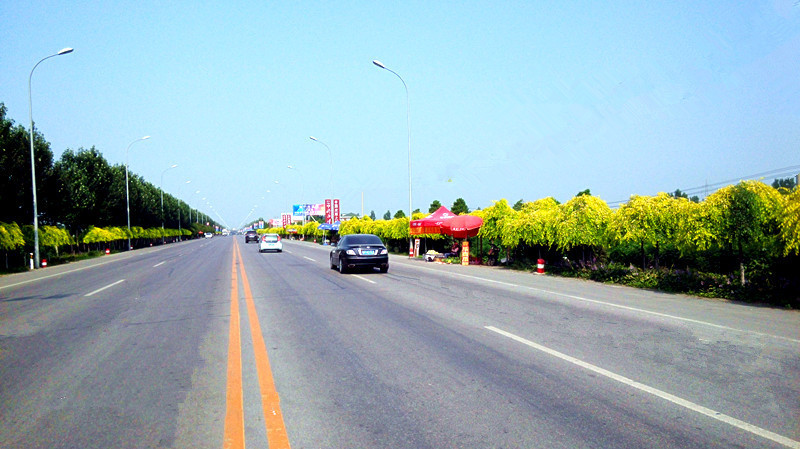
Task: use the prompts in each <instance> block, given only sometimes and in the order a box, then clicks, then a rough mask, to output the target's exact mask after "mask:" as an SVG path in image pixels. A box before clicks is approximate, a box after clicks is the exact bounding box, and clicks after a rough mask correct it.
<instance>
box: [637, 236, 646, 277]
mask: <svg viewBox="0 0 800 449" xmlns="http://www.w3.org/2000/svg"><path fill="white" fill-rule="evenodd" d="M639 243H640V244H641V246H642V270H646V269H647V260H646V259H645V257H644V240H642V241H641V242H639Z"/></svg>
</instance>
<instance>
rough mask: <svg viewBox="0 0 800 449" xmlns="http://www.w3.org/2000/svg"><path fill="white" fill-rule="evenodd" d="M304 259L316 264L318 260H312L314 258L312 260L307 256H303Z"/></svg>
mask: <svg viewBox="0 0 800 449" xmlns="http://www.w3.org/2000/svg"><path fill="white" fill-rule="evenodd" d="M303 259H306V260H310V261H312V262H316V260H314V259H312V258H310V257H306V256H303Z"/></svg>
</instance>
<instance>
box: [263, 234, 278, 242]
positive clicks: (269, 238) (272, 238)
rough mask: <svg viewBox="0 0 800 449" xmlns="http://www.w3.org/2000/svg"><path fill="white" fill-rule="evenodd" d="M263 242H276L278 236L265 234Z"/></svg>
mask: <svg viewBox="0 0 800 449" xmlns="http://www.w3.org/2000/svg"><path fill="white" fill-rule="evenodd" d="M264 241H265V242H277V241H278V236H277V235H267V236H265V237H264Z"/></svg>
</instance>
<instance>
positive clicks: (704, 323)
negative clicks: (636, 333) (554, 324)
mask: <svg viewBox="0 0 800 449" xmlns="http://www.w3.org/2000/svg"><path fill="white" fill-rule="evenodd" d="M407 266H412V265H407ZM414 268H417V269H420V270H428V271H436V272H441V271H440V270H433V269H431V268H426V267H414ZM447 273H448V274H451V275H453V276H457V277H463V278H467V279H472V280H476V281H482V282H488V283H490V284H500V285H505V286H507V287H512V288H522V289H526V290H532V291H535V292H540V293H547V294H549V295H555V296H562V297H564V298H570V299H574V300H576V301H583V302H588V303H592V304H599V305H603V306H607V307H614V308H617V309H623V310H630V311H632V312H637V313H645V314H648V315H654V316H659V317H662V318H667V319H671V320H677V321H683V322H686V323H693V324H699V325H701V326H708V327H713V328H716V329H723V330H729V331H734V332H743V333H747V334H752V335H758V336H760V337H769V338H775V339H778V340H784V341H790V342H792V343H800V340H798V339H796V338H790V337H782V336H780V335H773V334H766V333H764V332H758V331H750V330H745V329H739V328H735V327H729V326H723V325H721V324H715V323H709V322H708V321H702V320H695V319H692V318H685V317H682V316H677V315H670V314H667V313H661V312H654V311H652V310H646V309H640V308H638V307H631V306H624V305H621V304H614V303H612V302H607V301H600V300H598V299H591V298H584V297H581V296H575V295H568V294H566V293H560V292H555V291H552V290H546V289H543V288H536V287H528V286H525V285H518V284H511V283H509V282H502V281H495V280H494V279H487V278H482V277H479V276H472V275H469V274H461V273H453V272H447Z"/></svg>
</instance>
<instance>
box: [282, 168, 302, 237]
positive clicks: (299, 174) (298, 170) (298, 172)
mask: <svg viewBox="0 0 800 449" xmlns="http://www.w3.org/2000/svg"><path fill="white" fill-rule="evenodd" d="M286 168H288V169H289V170H297V174H298V176H300V207H301V209H303V226H305V225H306V206H305V204H304V203H303V198H305V196H306V194H305V187H304V186H303V175H302V174H301V173H300V169H298V168H297V167H295V166H293V165H287V166H286Z"/></svg>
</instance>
